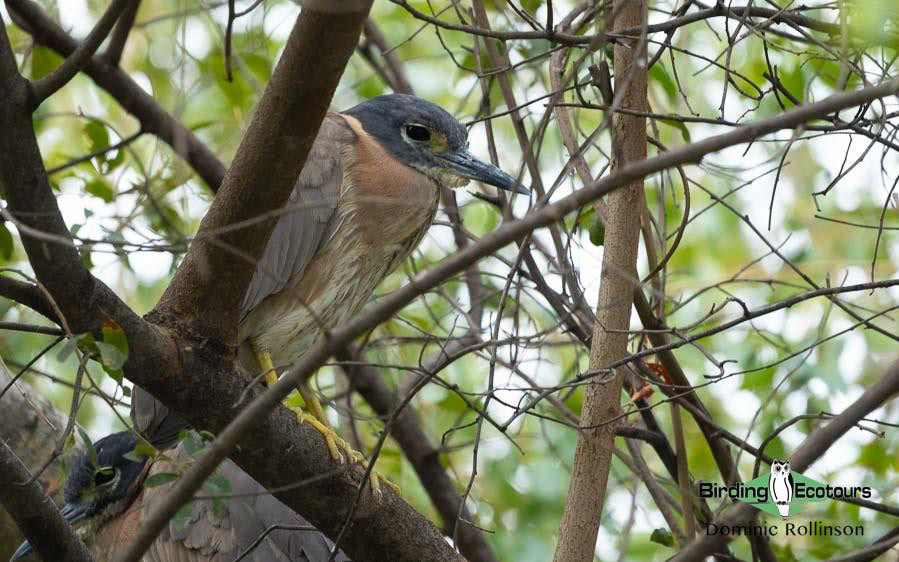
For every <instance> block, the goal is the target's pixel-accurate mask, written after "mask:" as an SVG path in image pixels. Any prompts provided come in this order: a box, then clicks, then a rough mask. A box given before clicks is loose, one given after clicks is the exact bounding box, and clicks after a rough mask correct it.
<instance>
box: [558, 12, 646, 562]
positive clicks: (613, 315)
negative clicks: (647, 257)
mask: <svg viewBox="0 0 899 562" xmlns="http://www.w3.org/2000/svg"><path fill="white" fill-rule="evenodd" d="M645 17H646V3H645V1H644V0H616V1H615V3H614V6H613V15H612V20H613V23H612V26H611V27H612V30H615V29H623V28H627V27H639V26H641V25H643V23H644V18H645ZM614 62H615V64H614V68H615V86H616V92H615V100H616V103H617V104H618V106H619V107H621V108H624V109H631V110H636V111H646V110H647V104H646V45H645V42H644V41H641V40H640V39H639V38H634V39H630V40H627V41H619V42H617V43H616V44H615V61H614ZM612 151H613V159H612V173H613V174H614V173H615V172H616V171H617V170H619V169H621V168H623V167H625V166H626V165H627V164H629V163H632V162H636V161H638V160H643V159H644V158H646V124H645V119H644V118H643V117H637V116H633V115H624V114H621V113H615V114H613V116H612ZM642 200H643V180H642V179H639V180H635V181H633V182H630V183H629V184H628V185H627V186H626V187H625V188H624V189H620V190H618V191H615V192H614V193H611V194H609V198H608V205H609V221H608V224H607V225H606V234H605V247H604V252H603V260H602V273H601V279H600V287H599V305H598V307H597V311H596V323H595V325H594V327H593V343H592V347H591V349H590V369H591V370H595V369H601V368H603V367H604V366H605V365H608V364H610V363H612V362H613V361H615V360H617V359H621V358H622V357H624V355H625V353H627V329H628V327H629V324H630V317H631V302H632V300H633V299H632V296H633V290H634V284H635V283H636V281H637V269H636V264H637V245H638V242H639V239H640V209H641V204H642ZM622 376H623V371H621V370H619V371H617V372H613V373H611V374H610V375H604V376H599V377H595V378H593V379H591V384H588V385H587V387H586V390H585V394H584V406H583V410H582V412H581V429H580V433H579V434H578V442H577V449H576V450H575V454H574V464H573V465H572V474H571V485H570V487H569V490H568V500H567V502H566V504H565V514H564V516H563V518H562V526H561V529H560V531H559V543H558V545H557V547H556V554H555V560H556V561H557V562H562V561H564V562H569V561H572V562H574V561H578V562H580V561H583V562H589V561H591V560H593V553H594V550H595V548H596V535H597V533H598V531H599V523H600V519H601V517H602V508H603V504H604V502H605V496H606V494H605V492H606V483H607V481H608V477H609V467H610V464H611V461H612V448H613V445H614V443H615V426H616V425H617V422H616V421H614V420H615V418H616V417H617V416H618V413H619V411H620V410H621V380H622Z"/></svg>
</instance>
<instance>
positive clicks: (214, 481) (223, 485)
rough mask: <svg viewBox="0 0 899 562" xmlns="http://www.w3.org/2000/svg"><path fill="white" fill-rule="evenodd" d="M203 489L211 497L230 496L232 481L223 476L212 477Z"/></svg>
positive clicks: (204, 484) (207, 480)
mask: <svg viewBox="0 0 899 562" xmlns="http://www.w3.org/2000/svg"><path fill="white" fill-rule="evenodd" d="M203 488H204V489H205V490H206V491H207V492H209V495H213V496H214V495H219V494H230V493H231V481H230V480H228V479H227V478H225V477H224V476H222V475H216V476H210V477H209V478H207V479H206V482H204V483H203Z"/></svg>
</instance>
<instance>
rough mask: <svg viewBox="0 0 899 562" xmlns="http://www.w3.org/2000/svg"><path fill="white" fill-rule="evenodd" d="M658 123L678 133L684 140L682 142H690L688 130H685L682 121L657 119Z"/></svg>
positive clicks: (685, 126) (685, 127)
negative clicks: (672, 128)
mask: <svg viewBox="0 0 899 562" xmlns="http://www.w3.org/2000/svg"><path fill="white" fill-rule="evenodd" d="M659 121H661V122H662V123H664V124H665V125H668V126H669V127H674V128H675V129H677V130H678V131H680V136H681V137H682V138H683V139H684V142H690V129H688V128H687V125H686V124H685V123H684V122H683V121H678V120H676V119H659Z"/></svg>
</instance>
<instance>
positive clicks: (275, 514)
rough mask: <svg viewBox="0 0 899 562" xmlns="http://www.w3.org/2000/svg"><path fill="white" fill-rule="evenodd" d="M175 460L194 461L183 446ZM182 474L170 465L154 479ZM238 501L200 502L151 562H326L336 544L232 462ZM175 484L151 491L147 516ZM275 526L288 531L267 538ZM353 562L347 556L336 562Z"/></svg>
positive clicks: (225, 466) (226, 471) (228, 466)
mask: <svg viewBox="0 0 899 562" xmlns="http://www.w3.org/2000/svg"><path fill="white" fill-rule="evenodd" d="M169 454H170V456H171V457H172V458H173V459H176V462H177V461H182V462H183V461H187V460H188V459H189V458H190V456H189V455H188V454H187V452H186V451H184V448H183V446H182V445H180V444H179V445H178V447H176V448H175V449H174V450H173V451H171V452H170V453H169ZM169 471H177V469H174V468H173V467H172V465H170V464H169V463H167V462H162V461H160V462H157V463H154V465H153V467H151V469H150V474H154V473H158V472H169ZM218 474H220V475H221V476H223V477H224V478H226V479H227V480H228V481H229V482H230V484H231V493H232V494H234V495H235V496H237V497H231V498H228V499H225V500H222V501H221V502H220V504H219V505H218V506H217V507H216V506H215V505H214V504H213V502H212V501H211V500H194V502H193V503H192V507H191V513H190V517H189V519H188V520H187V521H186V525H185V524H184V523H185V522H184V521H181V522H180V523H179V521H178V520H177V518H176V519H173V520H172V521H171V522H169V524H168V526H167V527H166V528H165V529H164V530H163V532H162V533H161V534H160V536H159V538H157V540H156V541H155V542H154V543H153V545H152V546H151V548H150V549H149V550H148V551H147V555H146V556H145V558H144V559H145V560H153V561H156V560H158V561H160V562H173V561H174V562H210V561H214V562H232V561H233V560H234V559H235V558H237V557H238V556H240V555H242V554H244V553H245V552H246V551H247V550H248V549H249V552H247V553H246V556H245V557H244V558H243V560H244V561H246V562H287V561H291V562H293V561H297V562H325V561H326V560H327V559H328V555H329V553H330V551H331V547H332V546H333V543H332V542H331V541H330V540H329V539H328V538H327V537H325V536H324V535H323V534H322V533H321V532H319V531H317V530H315V529H314V527H313V526H312V525H311V524H310V523H309V522H308V521H306V520H305V519H304V518H303V517H301V516H300V515H298V514H296V513H294V512H293V511H292V510H291V509H289V508H288V507H287V506H285V505H284V504H283V503H281V502H280V501H278V500H277V499H276V498H275V497H273V496H272V495H271V494H269V493H268V492H267V491H266V490H265V488H263V487H262V485H260V484H259V483H258V482H256V481H255V480H253V479H252V478H251V477H250V476H249V475H248V474H247V473H245V472H243V471H242V470H241V469H240V468H239V467H238V466H237V465H236V464H234V463H233V462H232V461H230V460H226V461H225V462H224V463H222V465H221V467H220V468H219V473H218ZM170 487H171V484H168V485H163V486H158V487H153V488H145V489H144V491H143V505H142V508H141V509H142V511H143V513H144V516H145V517H146V514H148V513H149V512H150V511H152V509H153V508H154V507H155V506H156V505H158V504H159V503H160V502H161V501H164V499H165V498H166V497H167V495H168V490H169V488H170ZM272 525H283V526H285V527H287V528H284V529H277V530H273V531H270V532H268V533H266V531H267V529H269V527H271V526H272ZM336 559H337V560H338V561H339V562H347V561H349V558H347V557H346V556H345V555H344V554H343V552H339V553H338V556H337V558H336Z"/></svg>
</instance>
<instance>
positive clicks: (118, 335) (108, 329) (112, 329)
mask: <svg viewBox="0 0 899 562" xmlns="http://www.w3.org/2000/svg"><path fill="white" fill-rule="evenodd" d="M103 341H104V342H105V343H108V344H110V345H112V346H114V347H115V348H116V349H117V350H119V352H120V353H121V354H122V355H124V356H125V358H126V359H127V358H128V338H126V337H125V330H123V329H122V327H121V326H119V325H118V324H116V323H115V322H111V321H109V320H107V321H106V322H104V323H103ZM123 364H124V363H123Z"/></svg>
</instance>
